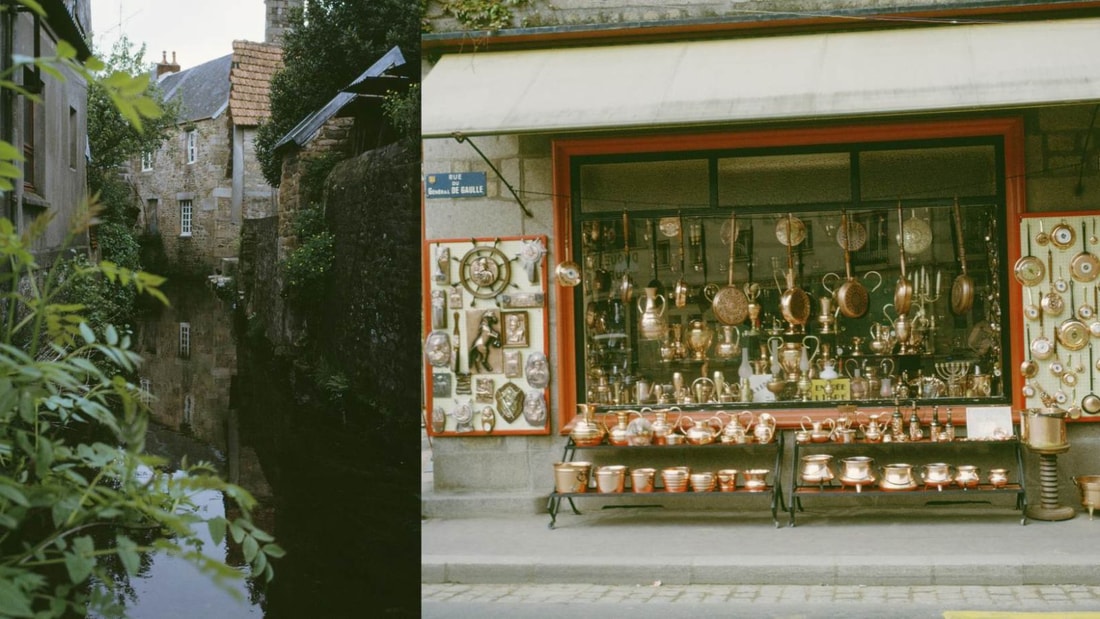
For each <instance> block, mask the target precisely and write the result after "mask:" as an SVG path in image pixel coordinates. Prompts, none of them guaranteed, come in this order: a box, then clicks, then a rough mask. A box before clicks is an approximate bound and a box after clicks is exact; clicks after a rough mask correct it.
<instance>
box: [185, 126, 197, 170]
mask: <svg viewBox="0 0 1100 619" xmlns="http://www.w3.org/2000/svg"><path fill="white" fill-rule="evenodd" d="M198 140H199V137H198V132H196V131H195V130H194V129H192V130H190V131H188V132H187V163H195V160H196V159H197V158H198V154H199V147H198Z"/></svg>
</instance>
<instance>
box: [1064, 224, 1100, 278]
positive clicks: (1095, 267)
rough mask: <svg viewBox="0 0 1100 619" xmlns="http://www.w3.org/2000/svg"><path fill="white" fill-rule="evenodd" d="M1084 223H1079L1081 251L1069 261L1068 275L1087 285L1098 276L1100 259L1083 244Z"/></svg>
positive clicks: (1099, 273)
mask: <svg viewBox="0 0 1100 619" xmlns="http://www.w3.org/2000/svg"><path fill="white" fill-rule="evenodd" d="M1085 241H1086V239H1085V222H1084V220H1082V221H1081V251H1080V252H1078V253H1077V255H1075V256H1074V257H1073V258H1071V259H1070V261H1069V274H1070V277H1072V278H1073V279H1075V280H1077V281H1079V282H1082V283H1088V282H1091V281H1092V280H1094V279H1096V276H1097V275H1100V259H1098V258H1097V257H1096V254H1094V253H1092V252H1090V251H1089V250H1088V245H1086V244H1085Z"/></svg>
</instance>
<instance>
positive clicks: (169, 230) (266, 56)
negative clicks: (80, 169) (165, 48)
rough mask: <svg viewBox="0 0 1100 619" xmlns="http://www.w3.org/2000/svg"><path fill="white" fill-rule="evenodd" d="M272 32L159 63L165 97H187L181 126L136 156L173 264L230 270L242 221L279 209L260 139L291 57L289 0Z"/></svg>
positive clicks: (137, 182)
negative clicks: (276, 81)
mask: <svg viewBox="0 0 1100 619" xmlns="http://www.w3.org/2000/svg"><path fill="white" fill-rule="evenodd" d="M268 4H269V6H268V11H267V19H268V21H267V31H266V35H265V36H266V37H267V39H268V41H267V42H264V43H253V42H249V41H234V42H233V44H232V49H233V52H232V53H231V54H228V55H226V56H222V57H220V58H216V59H214V60H210V61H207V62H204V63H202V64H199V65H197V66H195V67H192V68H189V69H185V70H182V71H181V70H180V67H179V65H178V64H177V63H176V60H177V59H176V56H175V53H174V52H173V54H172V60H171V62H169V60H168V58H167V53H165V54H164V55H163V56H162V59H161V62H160V63H158V64H157V67H156V74H157V79H158V80H159V83H160V86H161V88H162V89H163V91H164V94H165V99H166V100H168V101H178V102H180V104H181V117H180V122H179V124H178V125H177V131H176V134H175V135H174V136H172V137H171V138H169V139H168V140H167V141H166V142H165V143H164V145H163V146H162V147H161V148H160V149H159V150H158V151H157V152H155V153H147V154H145V155H143V156H142V157H141V158H140V160H138V161H135V162H133V164H132V169H133V170H134V174H133V175H132V179H133V181H134V186H135V188H136V193H137V195H138V199H139V200H140V201H141V205H142V215H143V217H142V218H143V222H144V227H145V230H146V232H147V233H149V234H156V235H159V236H160V238H161V240H162V243H163V247H164V252H165V255H166V256H167V259H168V261H169V263H170V265H171V266H170V268H171V270H173V271H176V272H178V273H184V274H190V275H199V276H202V275H211V274H215V273H223V274H228V273H230V272H231V271H232V270H233V269H234V265H235V264H236V259H237V255H238V253H239V245H240V231H241V221H242V219H244V218H258V217H265V216H268V215H270V214H272V213H274V211H275V208H276V203H277V192H276V191H275V190H274V189H273V188H272V187H270V186H269V185H268V184H267V182H266V181H264V179H263V175H262V174H261V173H260V168H259V164H258V162H257V160H256V156H255V149H254V145H253V140H254V138H255V131H256V127H257V126H258V125H259V124H260V123H261V122H262V121H263V120H264V119H266V118H267V116H268V115H269V113H270V110H269V107H268V91H269V89H270V82H271V76H272V75H273V74H274V73H275V72H276V71H277V70H278V69H279V68H280V67H281V66H282V50H281V48H280V47H279V46H278V45H277V44H275V43H272V42H271V40H273V39H280V38H281V36H282V31H283V29H284V28H285V23H286V5H288V4H294V3H288V2H284V1H282V0H279V1H272V2H269V3H268Z"/></svg>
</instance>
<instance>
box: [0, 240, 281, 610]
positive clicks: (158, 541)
mask: <svg viewBox="0 0 1100 619" xmlns="http://www.w3.org/2000/svg"><path fill="white" fill-rule="evenodd" d="M32 240H33V236H26V237H24V236H21V235H19V234H17V233H16V232H15V229H14V226H13V225H12V223H11V222H10V221H8V220H7V219H0V261H2V262H3V263H4V264H5V265H6V266H7V267H8V268H7V269H5V270H4V271H2V272H0V290H3V293H2V294H0V301H2V304H0V305H2V307H3V309H4V315H3V317H2V318H3V322H2V324H0V463H2V466H0V582H2V583H3V584H2V585H0V616H10V617H32V616H33V617H60V616H64V615H65V614H66V613H73V614H80V615H83V614H84V613H85V612H86V611H87V610H92V611H95V612H98V613H102V614H107V615H110V614H111V613H112V612H116V613H117V611H118V609H117V608H114V607H113V605H112V604H111V603H109V598H108V597H105V596H96V595H92V594H90V593H89V583H90V582H92V581H95V582H98V583H101V585H102V586H106V587H108V588H110V587H112V586H117V582H116V580H115V579H114V578H112V575H111V574H110V573H108V569H107V565H108V561H107V559H108V558H110V559H111V560H112V561H114V562H115V563H116V564H121V565H122V566H123V568H124V570H125V572H126V574H128V575H130V576H132V575H134V573H135V571H136V569H137V566H138V565H139V563H140V555H141V553H144V552H150V551H153V550H156V551H158V552H162V553H167V554H169V555H175V556H179V557H182V558H184V559H186V560H188V561H190V562H192V563H193V564H195V565H196V566H198V567H199V569H201V570H202V571H203V572H204V573H206V574H208V575H209V576H211V577H212V578H213V579H214V580H215V582H219V583H225V582H227V581H228V580H229V579H231V578H234V577H236V576H237V574H238V573H237V571H236V570H233V569H231V568H229V567H227V566H225V565H223V564H221V563H219V562H217V561H215V560H213V559H211V558H209V557H207V556H205V555H204V554H203V553H202V552H201V550H200V548H199V544H200V541H199V537H198V536H197V535H196V534H195V533H194V532H193V527H195V526H197V525H201V524H203V523H205V524H206V526H207V527H208V528H209V529H210V531H211V534H212V535H213V537H214V540H215V542H216V543H221V542H222V541H223V540H224V539H225V536H226V534H227V532H228V535H230V536H231V537H232V539H233V540H234V542H236V543H238V544H241V545H242V547H243V549H244V554H245V558H246V560H247V561H248V562H249V564H250V565H251V567H252V570H253V573H254V574H256V575H263V576H265V577H267V578H271V577H272V575H273V572H272V567H271V563H270V559H273V558H277V557H279V556H282V554H283V551H282V550H281V549H280V548H279V547H278V546H277V545H275V544H274V540H273V539H272V538H271V536H270V535H268V534H267V533H265V532H263V531H262V530H259V529H258V528H257V527H256V526H255V525H253V524H252V522H251V519H250V514H251V510H252V508H253V507H254V506H255V499H254V498H253V497H252V496H251V495H249V494H248V492H247V491H245V490H243V489H241V488H239V487H237V486H235V485H232V484H228V483H226V482H224V481H222V480H221V479H219V478H218V477H217V476H216V475H215V473H214V469H213V468H212V467H211V466H210V465H208V464H202V463H199V464H194V465H191V466H185V471H184V474H183V475H179V474H172V473H171V472H168V471H164V470H162V465H163V464H164V463H163V461H161V460H159V459H157V458H154V457H151V456H148V455H146V454H144V441H145V431H146V427H147V425H148V416H147V411H145V410H144V408H143V406H142V400H141V394H140V392H139V389H138V388H137V387H136V386H135V385H134V384H133V383H132V382H130V381H128V380H126V378H125V375H127V374H131V373H133V372H135V371H136V369H137V367H138V365H139V364H140V362H141V359H140V357H139V356H138V355H137V354H136V353H135V352H133V351H132V350H131V349H130V344H131V342H130V337H129V335H127V334H126V333H124V332H120V331H119V330H118V329H116V328H115V327H114V326H113V325H111V324H106V325H105V326H104V327H102V328H101V329H94V328H93V327H92V326H91V325H90V323H89V322H88V321H87V320H86V319H85V316H84V315H83V313H82V312H83V310H84V308H83V307H82V306H81V305H79V304H73V303H66V302H62V301H61V299H62V298H63V296H64V294H65V292H66V289H68V288H71V287H74V286H77V285H79V284H80V283H81V282H82V281H83V280H84V279H85V278H89V277H99V278H101V279H102V280H104V281H107V282H110V283H112V284H113V285H115V286H120V287H125V288H132V289H134V290H135V291H136V292H138V293H144V294H148V295H151V296H153V297H154V298H157V299H160V300H162V301H163V302H166V301H167V299H165V297H164V295H163V293H162V292H161V291H160V286H161V285H162V284H163V282H164V279H163V278H161V277H157V276H155V275H151V274H148V273H143V272H141V271H134V270H131V269H127V268H124V267H120V266H118V265H115V264H112V263H110V262H103V263H100V264H98V265H89V264H87V263H86V262H83V263H76V261H73V262H74V263H75V264H77V266H71V267H68V272H67V274H66V275H65V276H62V275H61V274H60V273H59V272H58V271H57V270H52V271H50V272H47V273H41V272H40V269H39V268H38V266H37V264H36V263H35V261H34V258H33V256H32V255H31V253H30V251H29V249H28V248H29V247H30V245H31V242H32ZM59 268H60V267H59ZM21 291H26V292H21ZM91 436H98V437H100V438H97V439H88V438H87V437H91ZM74 437H76V438H78V439H82V440H77V441H73V440H72V439H73V438H74ZM201 490H216V491H219V492H222V493H224V494H225V495H226V496H227V497H228V498H229V499H231V500H232V501H233V502H234V503H236V504H237V505H238V506H239V507H240V510H241V516H240V517H239V518H237V519H235V520H232V521H229V520H227V519H226V518H223V517H215V518H212V519H209V520H204V518H203V517H202V516H201V515H200V514H199V512H198V511H197V510H196V509H195V505H194V504H193V502H192V497H193V496H195V494H196V493H197V492H198V491H201ZM104 532H110V534H109V535H107V536H106V537H105V536H104V535H103V533H104ZM150 532H154V533H155V535H153V536H152V537H149V534H150ZM104 540H106V541H104ZM137 540H141V542H140V543H139V541H137ZM112 609H113V610H112Z"/></svg>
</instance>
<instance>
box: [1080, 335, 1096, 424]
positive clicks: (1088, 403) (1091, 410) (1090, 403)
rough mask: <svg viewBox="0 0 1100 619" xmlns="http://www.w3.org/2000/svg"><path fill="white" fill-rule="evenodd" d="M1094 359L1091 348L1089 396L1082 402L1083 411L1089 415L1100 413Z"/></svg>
mask: <svg viewBox="0 0 1100 619" xmlns="http://www.w3.org/2000/svg"><path fill="white" fill-rule="evenodd" d="M1093 363H1094V357H1093V354H1092V348H1089V394H1088V395H1087V396H1085V397H1084V398H1083V399H1082V400H1081V410H1083V411H1085V412H1086V413H1088V414H1089V415H1095V414H1097V413H1100V396H1097V395H1096V373H1095V372H1093V371H1092V366H1093Z"/></svg>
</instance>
